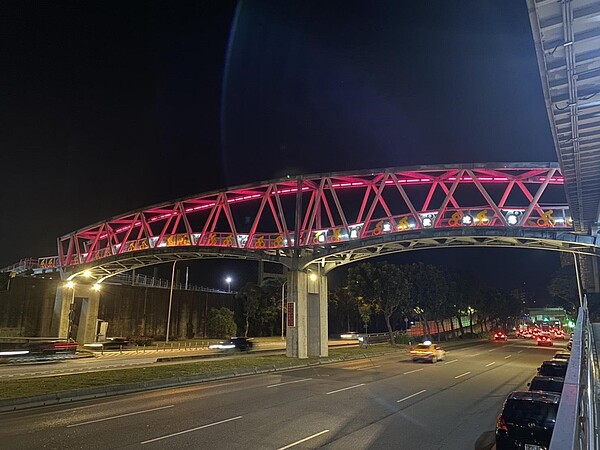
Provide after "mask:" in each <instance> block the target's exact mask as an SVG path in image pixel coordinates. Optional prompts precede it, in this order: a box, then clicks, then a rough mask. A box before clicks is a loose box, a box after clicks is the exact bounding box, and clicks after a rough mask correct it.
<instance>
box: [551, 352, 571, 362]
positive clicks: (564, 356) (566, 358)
mask: <svg viewBox="0 0 600 450" xmlns="http://www.w3.org/2000/svg"><path fill="white" fill-rule="evenodd" d="M570 357H571V354H570V353H568V352H556V353H555V354H554V356H553V357H552V359H558V360H561V361H567V362H568V361H569V358H570Z"/></svg>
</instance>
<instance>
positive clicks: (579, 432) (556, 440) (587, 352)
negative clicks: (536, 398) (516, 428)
mask: <svg viewBox="0 0 600 450" xmlns="http://www.w3.org/2000/svg"><path fill="white" fill-rule="evenodd" d="M596 364H597V361H596V360H595V351H594V336H593V333H592V327H591V325H590V322H589V318H588V311H587V306H586V305H584V306H583V307H581V308H579V314H578V317H577V324H576V326H575V334H574V336H573V346H572V349H571V357H570V359H569V366H568V368H567V374H566V376H565V382H564V387H563V391H562V394H561V400H560V404H559V407H558V414H557V416H556V424H555V426H554V432H553V434H552V441H551V443H550V450H567V449H573V450H583V449H591V450H594V449H597V448H598V443H597V434H596V433H597V431H596V422H597V415H598V411H597V406H596V401H595V400H596V390H597V384H598V379H597V374H596V369H595V366H596Z"/></svg>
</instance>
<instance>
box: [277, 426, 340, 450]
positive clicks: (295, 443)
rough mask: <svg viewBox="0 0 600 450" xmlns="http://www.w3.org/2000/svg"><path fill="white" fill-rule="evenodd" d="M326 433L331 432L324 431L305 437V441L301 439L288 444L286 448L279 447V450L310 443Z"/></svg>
mask: <svg viewBox="0 0 600 450" xmlns="http://www.w3.org/2000/svg"><path fill="white" fill-rule="evenodd" d="M325 433H329V430H323V431H321V432H320V433H315V434H313V435H312V436H308V437H305V438H304V439H300V440H299V441H296V442H292V443H291V444H288V445H286V446H285V447H279V448H278V449H277V450H285V449H286V448H291V447H293V446H295V445H298V444H302V443H303V442H306V441H308V440H310V439H314V438H316V437H317V436H321V435H322V434H325Z"/></svg>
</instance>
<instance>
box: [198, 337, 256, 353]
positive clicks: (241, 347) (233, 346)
mask: <svg viewBox="0 0 600 450" xmlns="http://www.w3.org/2000/svg"><path fill="white" fill-rule="evenodd" d="M252 347H253V343H252V341H251V340H250V339H248V338H243V337H232V338H231V339H229V340H228V341H226V342H220V343H218V344H213V345H210V346H209V347H208V348H210V349H212V350H222V351H225V352H233V351H238V352H246V351H250V350H252Z"/></svg>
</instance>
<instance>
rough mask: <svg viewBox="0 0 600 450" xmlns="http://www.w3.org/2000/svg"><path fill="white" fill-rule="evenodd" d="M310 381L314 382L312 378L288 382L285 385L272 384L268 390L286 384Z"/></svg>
mask: <svg viewBox="0 0 600 450" xmlns="http://www.w3.org/2000/svg"><path fill="white" fill-rule="evenodd" d="M308 380H312V378H303V379H301V380H294V381H286V382H285V383H278V384H270V385H269V386H267V388H274V387H277V386H285V385H286V384H292V383H302V382H303V381H308Z"/></svg>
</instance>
